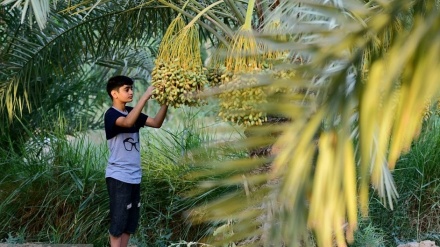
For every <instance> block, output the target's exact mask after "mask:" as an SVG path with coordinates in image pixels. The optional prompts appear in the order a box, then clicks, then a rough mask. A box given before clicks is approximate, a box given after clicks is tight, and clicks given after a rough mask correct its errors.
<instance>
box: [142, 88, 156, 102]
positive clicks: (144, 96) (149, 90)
mask: <svg viewBox="0 0 440 247" xmlns="http://www.w3.org/2000/svg"><path fill="white" fill-rule="evenodd" d="M153 90H154V87H153V86H149V87H148V88H147V91H145V93H144V95H142V98H144V99H146V100H148V99H149V98H151V96H152V95H153Z"/></svg>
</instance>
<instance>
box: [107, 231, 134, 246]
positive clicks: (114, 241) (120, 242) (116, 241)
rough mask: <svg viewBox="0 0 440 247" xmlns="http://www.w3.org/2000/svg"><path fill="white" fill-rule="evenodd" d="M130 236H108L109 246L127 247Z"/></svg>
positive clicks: (126, 234)
mask: <svg viewBox="0 0 440 247" xmlns="http://www.w3.org/2000/svg"><path fill="white" fill-rule="evenodd" d="M129 239H130V234H128V233H122V235H121V236H119V237H115V236H113V235H111V234H110V246H111V247H127V246H128V240H129Z"/></svg>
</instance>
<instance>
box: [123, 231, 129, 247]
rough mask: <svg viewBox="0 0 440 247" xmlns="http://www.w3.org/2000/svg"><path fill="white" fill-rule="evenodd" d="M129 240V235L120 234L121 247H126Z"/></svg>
mask: <svg viewBox="0 0 440 247" xmlns="http://www.w3.org/2000/svg"><path fill="white" fill-rule="evenodd" d="M129 239H130V234H128V233H122V235H121V247H127V246H128V240H129Z"/></svg>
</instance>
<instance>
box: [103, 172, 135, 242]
mask: <svg viewBox="0 0 440 247" xmlns="http://www.w3.org/2000/svg"><path fill="white" fill-rule="evenodd" d="M105 181H106V183H107V191H108V194H109V197H110V229H109V233H110V234H111V235H112V236H115V237H119V236H120V235H121V234H122V233H128V234H133V233H134V232H135V231H136V228H137V226H138V222H139V211H140V206H141V203H140V197H141V190H140V184H129V183H124V182H121V181H119V180H117V179H114V178H110V177H108V178H106V179H105Z"/></svg>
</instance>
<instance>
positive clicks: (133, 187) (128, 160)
mask: <svg viewBox="0 0 440 247" xmlns="http://www.w3.org/2000/svg"><path fill="white" fill-rule="evenodd" d="M153 89H154V87H152V86H150V87H148V89H147V91H145V93H144V94H143V95H142V97H141V98H140V100H139V102H138V103H137V104H136V106H135V107H130V106H126V104H127V103H129V102H132V101H133V80H132V79H131V78H129V77H126V76H114V77H112V78H110V79H109V80H108V83H107V93H108V95H109V96H110V98H111V99H112V102H113V106H112V107H110V108H109V109H108V110H107V111H106V113H105V116H104V125H105V135H106V139H107V144H108V147H109V150H110V157H109V160H108V164H107V168H106V171H105V179H106V183H107V190H108V193H109V197H110V229H109V233H110V244H111V247H126V246H127V245H128V240H129V238H130V234H133V233H134V232H135V230H136V228H137V225H138V221H139V210H140V182H141V176H142V171H141V156H140V152H139V151H140V147H139V143H140V141H139V129H140V128H141V127H144V126H145V125H146V126H149V127H153V128H160V127H161V126H162V123H163V121H164V119H165V115H166V113H167V109H168V106H166V105H163V106H161V108H160V109H159V112H158V113H157V114H156V116H155V117H154V118H152V117H148V116H147V115H145V114H143V113H142V112H141V111H142V108H143V107H144V106H145V104H146V103H147V101H148V99H150V97H151V95H152V92H153Z"/></svg>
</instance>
